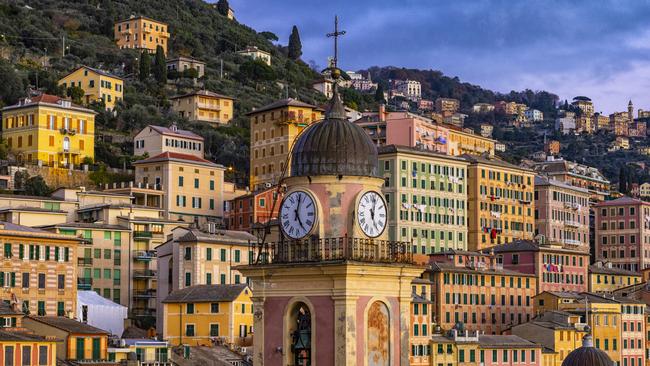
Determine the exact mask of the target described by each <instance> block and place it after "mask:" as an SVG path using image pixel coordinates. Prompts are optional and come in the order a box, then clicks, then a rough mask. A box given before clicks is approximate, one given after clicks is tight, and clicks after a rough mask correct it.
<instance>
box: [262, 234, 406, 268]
mask: <svg viewBox="0 0 650 366" xmlns="http://www.w3.org/2000/svg"><path fill="white" fill-rule="evenodd" d="M253 258H259V259H258V261H257V262H256V263H253V264H254V265H266V264H269V263H309V262H312V263H313V262H336V261H345V260H351V261H358V262H369V263H408V264H412V263H413V253H412V248H411V244H409V243H406V242H393V241H384V240H372V239H362V238H348V237H339V238H325V239H314V240H287V241H281V242H277V243H269V244H268V246H267V247H266V248H262V249H259V248H256V253H253Z"/></svg>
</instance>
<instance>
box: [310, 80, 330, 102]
mask: <svg viewBox="0 0 650 366" xmlns="http://www.w3.org/2000/svg"><path fill="white" fill-rule="evenodd" d="M311 86H312V88H314V89H316V90H318V91H319V92H320V93H321V94H323V95H324V96H325V97H326V98H327V99H330V98H332V93H333V90H334V83H333V82H332V80H330V79H326V78H321V79H318V80H316V81H314V82H313V83H312V84H311Z"/></svg>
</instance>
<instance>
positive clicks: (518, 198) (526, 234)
mask: <svg viewBox="0 0 650 366" xmlns="http://www.w3.org/2000/svg"><path fill="white" fill-rule="evenodd" d="M463 157H464V158H465V159H466V160H467V161H468V162H469V163H470V165H469V169H468V177H469V184H468V215H467V216H468V219H469V220H468V221H469V227H468V238H469V240H468V243H469V245H468V249H469V250H480V249H484V248H487V247H490V246H494V245H498V244H504V243H508V242H511V241H513V240H516V239H532V238H533V235H534V227H535V216H534V214H535V207H534V206H535V205H534V201H533V196H534V192H535V187H534V184H533V179H534V176H535V175H534V173H533V172H532V171H530V170H528V169H523V168H520V167H518V166H515V165H512V164H509V163H507V162H505V161H502V160H500V159H498V158H494V157H479V156H473V155H463Z"/></svg>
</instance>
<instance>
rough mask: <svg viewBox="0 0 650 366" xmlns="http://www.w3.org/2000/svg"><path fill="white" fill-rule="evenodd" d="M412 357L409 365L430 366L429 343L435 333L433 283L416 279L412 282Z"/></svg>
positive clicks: (410, 340) (410, 338)
mask: <svg viewBox="0 0 650 366" xmlns="http://www.w3.org/2000/svg"><path fill="white" fill-rule="evenodd" d="M411 288H412V295H411V296H412V301H411V335H410V336H409V343H410V344H411V356H410V357H409V365H411V366H428V365H430V356H431V354H430V350H431V349H430V347H429V341H430V339H431V333H432V331H433V328H432V326H433V302H432V301H431V299H430V298H431V294H430V291H429V289H430V288H431V282H430V281H429V280H425V279H422V278H416V279H414V280H413V282H411Z"/></svg>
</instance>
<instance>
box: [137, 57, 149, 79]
mask: <svg viewBox="0 0 650 366" xmlns="http://www.w3.org/2000/svg"><path fill="white" fill-rule="evenodd" d="M138 75H139V76H140V81H142V82H144V81H147V79H148V78H149V75H151V57H150V56H149V52H147V51H146V50H145V51H142V53H141V54H140V72H139V74H138Z"/></svg>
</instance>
